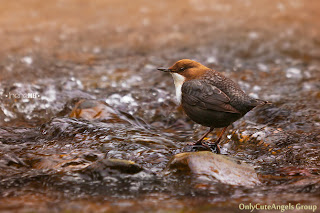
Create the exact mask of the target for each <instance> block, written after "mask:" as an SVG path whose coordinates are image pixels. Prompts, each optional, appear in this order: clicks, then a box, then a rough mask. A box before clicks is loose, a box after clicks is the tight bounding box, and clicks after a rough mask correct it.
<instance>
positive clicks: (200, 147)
mask: <svg viewBox="0 0 320 213" xmlns="http://www.w3.org/2000/svg"><path fill="white" fill-rule="evenodd" d="M189 145H190V146H191V150H192V151H193V152H197V151H210V152H214V153H217V154H220V147H219V145H217V144H215V143H205V142H204V143H199V142H196V143H194V144H189Z"/></svg>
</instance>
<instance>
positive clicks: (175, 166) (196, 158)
mask: <svg viewBox="0 0 320 213" xmlns="http://www.w3.org/2000/svg"><path fill="white" fill-rule="evenodd" d="M166 170H168V171H174V173H176V174H190V173H191V174H195V175H200V176H202V175H203V176H206V177H211V178H214V179H217V180H219V181H220V182H222V183H225V184H230V185H240V186H254V185H257V184H259V183H260V181H259V180H258V177H257V174H256V173H255V171H254V169H253V168H252V167H251V166H249V165H248V164H245V163H243V162H240V161H238V160H236V159H233V158H230V157H227V156H224V155H218V154H214V153H212V152H208V151H202V152H186V153H180V154H177V155H175V156H174V157H173V158H172V159H171V160H170V161H169V163H168V165H167V168H166Z"/></svg>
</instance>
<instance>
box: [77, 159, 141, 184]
mask: <svg viewBox="0 0 320 213" xmlns="http://www.w3.org/2000/svg"><path fill="white" fill-rule="evenodd" d="M142 170H143V168H142V167H141V166H139V165H137V164H136V163H135V162H133V161H129V160H120V159H102V160H99V161H97V162H95V163H93V164H91V165H90V166H88V167H87V168H85V169H83V170H81V171H79V172H80V173H81V174H82V175H83V178H85V179H86V178H88V177H89V178H90V179H93V180H101V179H103V178H105V177H108V176H117V175H121V174H136V173H139V172H141V171H142Z"/></svg>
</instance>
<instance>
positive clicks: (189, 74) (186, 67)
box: [158, 59, 209, 80]
mask: <svg viewBox="0 0 320 213" xmlns="http://www.w3.org/2000/svg"><path fill="white" fill-rule="evenodd" d="M158 70H160V71H163V72H170V73H172V74H173V73H177V74H179V75H182V76H183V77H184V78H185V79H186V80H191V79H195V78H198V77H199V76H201V75H202V74H203V73H204V72H206V71H207V70H209V68H208V67H206V66H204V65H202V64H200V63H199V62H196V61H193V60H190V59H182V60H179V61H177V62H176V63H175V64H174V65H172V66H171V67H169V68H168V69H164V68H159V69H158Z"/></svg>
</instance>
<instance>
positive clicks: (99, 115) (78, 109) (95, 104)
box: [70, 100, 118, 120]
mask: <svg viewBox="0 0 320 213" xmlns="http://www.w3.org/2000/svg"><path fill="white" fill-rule="evenodd" d="M70 117H72V118H83V119H86V120H95V119H113V118H118V116H117V115H116V111H115V110H113V109H112V108H111V107H109V106H108V105H107V104H106V103H104V102H102V101H97V100H80V101H79V102H78V103H76V105H75V107H74V108H73V110H72V112H71V113H70Z"/></svg>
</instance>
